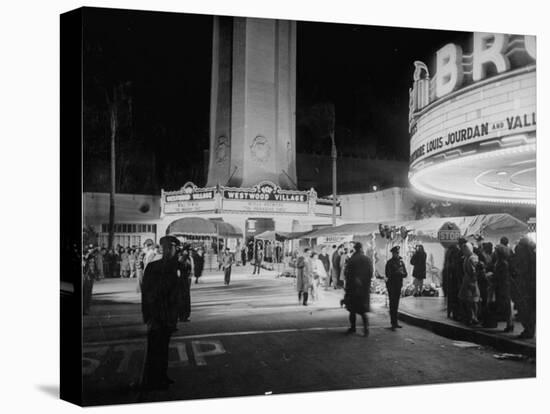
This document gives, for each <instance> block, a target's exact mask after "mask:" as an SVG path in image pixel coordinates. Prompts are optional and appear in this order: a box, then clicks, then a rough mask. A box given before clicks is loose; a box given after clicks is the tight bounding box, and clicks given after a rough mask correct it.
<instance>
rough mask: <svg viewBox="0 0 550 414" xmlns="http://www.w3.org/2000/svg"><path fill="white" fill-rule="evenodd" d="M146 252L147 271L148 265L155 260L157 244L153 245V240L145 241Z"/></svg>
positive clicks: (144, 265) (144, 266)
mask: <svg viewBox="0 0 550 414" xmlns="http://www.w3.org/2000/svg"><path fill="white" fill-rule="evenodd" d="M144 245H145V251H144V252H143V253H144V257H143V269H144V270H145V269H146V268H147V265H148V264H149V263H151V262H152V261H154V258H155V243H153V240H151V239H147V240H145V243H144Z"/></svg>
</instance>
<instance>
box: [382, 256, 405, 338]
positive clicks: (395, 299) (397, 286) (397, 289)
mask: <svg viewBox="0 0 550 414" xmlns="http://www.w3.org/2000/svg"><path fill="white" fill-rule="evenodd" d="M390 251H391V253H392V257H391V259H390V260H388V262H387V263H386V287H387V289H388V296H389V299H390V319H391V330H392V331H395V328H402V326H401V325H399V324H398V323H397V309H398V308H399V298H400V297H401V288H402V287H403V279H404V278H406V277H407V269H406V268H405V263H404V262H403V259H402V258H401V256H399V246H394V247H392V248H391V250H390Z"/></svg>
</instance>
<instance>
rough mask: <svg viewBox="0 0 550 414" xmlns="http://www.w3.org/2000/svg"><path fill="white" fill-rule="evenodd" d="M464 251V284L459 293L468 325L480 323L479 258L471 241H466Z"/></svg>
mask: <svg viewBox="0 0 550 414" xmlns="http://www.w3.org/2000/svg"><path fill="white" fill-rule="evenodd" d="M462 251H463V253H464V264H463V267H464V277H463V279H462V286H461V287H460V292H459V293H458V298H459V299H460V300H461V301H462V303H463V304H464V310H465V320H464V322H465V323H466V325H476V324H478V323H479V321H478V319H477V314H478V304H479V299H480V295H479V286H478V284H477V272H478V262H479V259H478V257H477V255H476V254H474V249H473V246H472V244H471V243H466V244H464V245H463V247H462Z"/></svg>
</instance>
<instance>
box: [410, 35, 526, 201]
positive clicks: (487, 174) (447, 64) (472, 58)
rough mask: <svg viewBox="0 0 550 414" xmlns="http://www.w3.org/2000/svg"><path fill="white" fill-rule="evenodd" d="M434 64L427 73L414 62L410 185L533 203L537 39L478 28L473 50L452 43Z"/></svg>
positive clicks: (452, 195) (445, 194)
mask: <svg viewBox="0 0 550 414" xmlns="http://www.w3.org/2000/svg"><path fill="white" fill-rule="evenodd" d="M435 69H436V73H435V75H434V76H433V77H430V73H429V69H428V67H427V66H426V65H425V64H424V63H422V62H418V61H417V62H415V72H414V84H413V88H412V89H411V90H410V91H409V92H410V94H409V96H410V100H409V108H410V111H409V132H410V135H411V140H410V170H409V180H410V182H411V184H412V185H413V186H414V187H415V188H417V189H418V190H420V191H421V192H424V193H426V194H428V195H433V196H436V197H440V198H449V199H460V200H471V201H488V202H507V203H509V202H511V203H519V204H534V203H535V158H536V157H535V151H536V125H537V112H536V54H535V38H534V37H532V36H518V35H506V34H493V33H474V34H473V42H472V46H471V54H464V53H463V51H462V48H461V47H460V46H458V45H454V44H448V45H446V46H444V47H442V48H441V49H440V50H439V51H437V52H436V68H435ZM451 183H452V185H450V184H451Z"/></svg>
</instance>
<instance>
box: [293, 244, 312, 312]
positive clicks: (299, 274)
mask: <svg viewBox="0 0 550 414" xmlns="http://www.w3.org/2000/svg"><path fill="white" fill-rule="evenodd" d="M311 277H312V266H311V257H310V251H309V248H307V247H306V248H305V249H304V251H303V252H302V253H299V254H298V259H297V260H296V290H298V301H299V302H300V301H301V302H302V305H304V306H307V300H308V297H309V291H310V289H311Z"/></svg>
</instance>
